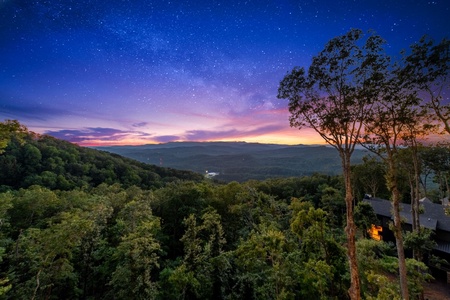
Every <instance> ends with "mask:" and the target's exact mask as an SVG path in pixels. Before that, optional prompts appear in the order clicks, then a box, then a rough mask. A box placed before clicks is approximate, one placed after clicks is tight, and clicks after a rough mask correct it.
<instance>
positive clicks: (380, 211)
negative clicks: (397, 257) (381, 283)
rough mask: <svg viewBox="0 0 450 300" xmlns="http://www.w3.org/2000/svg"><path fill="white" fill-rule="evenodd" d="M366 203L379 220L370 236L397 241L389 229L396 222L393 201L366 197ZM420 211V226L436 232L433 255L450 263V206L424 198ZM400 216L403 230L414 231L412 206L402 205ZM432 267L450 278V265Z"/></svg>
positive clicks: (421, 201)
mask: <svg viewBox="0 0 450 300" xmlns="http://www.w3.org/2000/svg"><path fill="white" fill-rule="evenodd" d="M364 201H365V202H368V203H370V205H371V206H372V208H373V210H374V212H375V214H376V215H377V218H378V220H379V224H374V225H373V226H372V229H371V230H370V232H369V234H370V236H371V237H372V238H373V239H376V240H384V241H395V237H394V233H393V232H392V231H391V230H390V229H389V224H390V223H392V222H393V221H394V217H393V215H392V213H391V211H392V203H391V201H389V200H384V199H379V198H372V197H370V196H366V197H364ZM447 203H448V201H447ZM420 211H421V214H420V217H419V219H420V226H423V227H425V228H428V229H431V230H432V231H433V232H434V235H433V239H434V241H435V242H436V247H435V248H434V249H433V254H434V255H436V256H438V257H440V258H443V259H445V260H447V262H449V263H450V216H449V215H447V214H448V213H449V212H450V206H448V204H446V202H445V201H443V204H436V203H433V202H431V201H430V200H429V199H427V198H424V199H422V200H420ZM400 216H401V218H402V221H403V229H404V230H405V231H412V216H411V205H410V204H405V203H401V204H400ZM430 267H435V268H437V269H439V270H440V271H444V272H447V273H448V276H450V264H449V265H447V266H439V267H436V266H430ZM449 279H450V277H449Z"/></svg>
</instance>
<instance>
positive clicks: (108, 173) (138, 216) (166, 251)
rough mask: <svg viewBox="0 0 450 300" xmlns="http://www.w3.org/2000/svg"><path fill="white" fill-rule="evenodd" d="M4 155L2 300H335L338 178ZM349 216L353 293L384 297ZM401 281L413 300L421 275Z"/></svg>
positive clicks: (55, 147) (385, 256)
mask: <svg viewBox="0 0 450 300" xmlns="http://www.w3.org/2000/svg"><path fill="white" fill-rule="evenodd" d="M7 145H8V146H7V147H6V148H5V152H4V153H3V154H1V155H0V161H1V162H2V174H1V176H2V179H1V180H2V189H3V192H2V193H0V220H1V223H0V229H1V235H0V242H1V243H0V258H1V259H2V261H1V264H0V295H1V298H2V299H347V298H348V293H347V290H348V287H349V271H348V263H347V257H346V251H345V235H344V231H343V227H344V225H345V224H344V223H345V202H344V188H343V180H342V177H341V176H337V175H334V176H330V175H320V174H316V175H312V176H301V177H295V178H278V179H269V180H265V181H249V182H246V183H238V182H231V183H228V184H221V183H218V182H214V181H211V180H205V179H203V176H200V175H198V174H195V173H190V172H184V171H178V170H170V169H164V168H159V167H155V166H151V165H143V164H141V163H138V162H135V161H132V160H129V159H123V158H121V157H119V156H117V155H111V154H108V153H104V152H99V151H96V150H93V149H86V148H82V147H78V146H74V145H71V144H68V143H66V142H62V141H59V140H56V139H54V138H50V137H47V136H43V137H40V136H36V135H33V134H29V133H27V134H25V135H24V136H22V137H21V136H19V135H12V138H11V140H10V141H9V143H8V144H7ZM6 172H8V173H6ZM359 172H360V173H359V174H360V177H361V178H364V176H366V175H367V174H366V175H364V174H363V172H362V171H359ZM7 174H9V175H7ZM355 209H356V212H355V219H356V221H357V224H358V228H359V230H360V234H359V236H360V238H359V241H358V244H357V246H358V253H359V257H358V259H359V262H360V265H361V276H362V277H361V279H362V288H363V292H364V295H365V296H366V297H367V298H369V297H376V296H377V295H379V294H382V295H385V296H386V297H387V298H392V299H393V298H395V297H396V295H398V293H399V286H398V284H397V283H396V282H395V281H391V280H389V279H388V278H390V276H396V275H395V274H396V264H397V263H396V257H395V251H394V250H393V246H392V245H390V244H386V243H384V242H376V241H372V240H370V239H367V238H364V236H365V234H364V233H365V232H366V230H367V228H368V227H369V226H370V224H372V223H373V222H376V220H375V219H374V218H375V216H374V214H373V211H371V207H370V206H367V205H364V203H360V204H358V205H357V206H356V208H355ZM408 270H409V271H408V272H409V280H410V286H411V290H412V295H419V294H420V292H421V291H422V284H423V282H424V280H425V279H426V278H429V275H428V273H427V272H426V267H425V265H424V264H422V263H420V262H416V261H414V260H411V261H410V262H409V263H408ZM389 274H391V275H389Z"/></svg>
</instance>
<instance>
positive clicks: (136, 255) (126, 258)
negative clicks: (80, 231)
mask: <svg viewBox="0 0 450 300" xmlns="http://www.w3.org/2000/svg"><path fill="white" fill-rule="evenodd" d="M116 222H117V224H116V227H117V231H118V232H119V233H121V238H120V242H119V244H118V246H117V249H116V251H115V253H114V254H113V259H114V260H115V261H116V262H117V264H116V268H115V270H114V272H113V273H112V275H111V281H110V282H109V285H111V286H112V289H113V291H114V294H115V295H116V296H117V297H119V298H120V299H155V298H156V295H157V293H158V285H157V283H156V279H155V278H153V277H152V274H154V271H155V270H156V269H158V268H159V266H160V265H159V264H160V255H161V254H162V249H161V245H160V242H159V241H158V239H157V237H158V235H160V229H161V226H160V219H159V218H158V217H155V216H153V214H152V211H151V209H150V204H149V203H148V202H147V201H145V200H144V201H142V200H139V199H138V200H132V201H130V202H128V203H127V204H126V205H125V206H124V208H123V209H122V210H121V211H120V212H119V214H118V216H117V219H116Z"/></svg>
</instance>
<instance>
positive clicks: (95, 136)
mask: <svg viewBox="0 0 450 300" xmlns="http://www.w3.org/2000/svg"><path fill="white" fill-rule="evenodd" d="M45 133H46V134H48V135H51V136H53V137H56V138H59V139H62V140H66V141H69V142H72V143H77V144H81V145H85V144H91V142H93V141H95V142H97V143H99V144H101V143H103V142H106V143H109V142H121V141H124V140H131V139H136V138H139V139H140V140H147V141H150V140H151V137H152V135H151V134H148V133H145V132H142V131H125V130H120V129H115V128H103V127H88V128H83V129H64V130H55V131H46V132H45Z"/></svg>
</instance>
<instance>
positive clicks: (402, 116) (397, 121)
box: [364, 66, 421, 300]
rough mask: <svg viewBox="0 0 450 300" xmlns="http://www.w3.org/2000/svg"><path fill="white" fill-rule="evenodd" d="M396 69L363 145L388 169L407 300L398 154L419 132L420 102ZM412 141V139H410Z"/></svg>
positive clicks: (370, 120) (373, 113) (368, 125)
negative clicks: (406, 86) (383, 162)
mask: <svg viewBox="0 0 450 300" xmlns="http://www.w3.org/2000/svg"><path fill="white" fill-rule="evenodd" d="M400 71H401V69H400V67H399V66H395V67H393V68H392V69H391V72H390V73H389V74H390V76H389V77H387V78H386V81H385V82H383V83H382V84H381V86H382V89H383V92H382V94H380V95H379V97H378V99H377V101H376V102H375V103H374V104H373V106H372V108H371V113H370V117H369V118H367V119H366V120H365V124H364V125H365V130H366V136H365V145H366V146H367V148H368V149H370V150H371V151H373V152H374V153H376V154H378V155H379V156H380V157H381V158H382V159H383V160H384V161H385V162H386V165H387V166H388V167H387V172H386V181H387V186H388V189H389V190H390V192H391V198H392V208H393V215H394V226H393V232H394V236H395V240H396V248H397V255H398V261H399V277H400V288H401V293H402V299H405V300H408V299H409V292H408V285H407V274H406V261H405V253H404V246H403V236H402V226H401V218H400V203H401V194H400V191H399V187H398V184H399V175H400V173H399V151H400V149H401V146H403V145H404V143H405V141H409V142H411V141H412V140H414V141H416V137H417V136H416V135H415V134H414V135H412V132H414V130H412V129H413V128H416V129H417V128H419V127H420V126H419V122H420V118H418V117H417V116H418V115H419V113H420V111H421V107H420V105H419V104H420V101H421V100H420V99H419V98H418V97H417V95H416V93H415V92H414V91H410V90H407V89H405V88H404V87H405V86H404V82H403V77H402V76H400V74H399V72H400ZM413 138H414V139H413Z"/></svg>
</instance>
